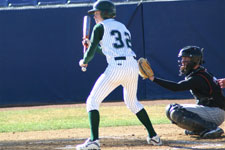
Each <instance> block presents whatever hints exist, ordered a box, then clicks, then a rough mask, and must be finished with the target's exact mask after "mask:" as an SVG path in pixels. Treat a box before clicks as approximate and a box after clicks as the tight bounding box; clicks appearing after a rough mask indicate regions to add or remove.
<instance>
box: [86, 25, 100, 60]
mask: <svg viewBox="0 0 225 150" xmlns="http://www.w3.org/2000/svg"><path fill="white" fill-rule="evenodd" d="M103 33H104V27H103V25H102V24H100V23H99V24H96V25H95V26H94V28H93V31H92V33H91V39H90V42H91V44H90V45H89V47H88V49H87V51H86V52H85V54H84V57H83V59H84V64H88V63H89V62H90V61H91V60H92V59H93V58H94V55H95V52H98V53H100V54H103V53H102V50H101V47H100V46H99V42H100V41H101V40H102V37H103Z"/></svg>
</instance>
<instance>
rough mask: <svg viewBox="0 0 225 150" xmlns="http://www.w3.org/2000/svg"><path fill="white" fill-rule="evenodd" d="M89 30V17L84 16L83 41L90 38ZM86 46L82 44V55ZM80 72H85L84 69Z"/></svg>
mask: <svg viewBox="0 0 225 150" xmlns="http://www.w3.org/2000/svg"><path fill="white" fill-rule="evenodd" d="M90 28H91V17H90V16H84V19H83V39H85V38H88V39H89V36H90ZM87 47H88V45H87V44H84V47H83V54H84V53H85V52H86V50H87ZM81 70H82V71H83V72H85V71H86V70H87V68H86V67H82V68H81Z"/></svg>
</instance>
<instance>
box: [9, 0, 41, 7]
mask: <svg viewBox="0 0 225 150" xmlns="http://www.w3.org/2000/svg"><path fill="white" fill-rule="evenodd" d="M8 3H9V6H27V5H30V6H34V5H37V0H8Z"/></svg>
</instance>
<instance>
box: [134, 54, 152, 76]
mask: <svg viewBox="0 0 225 150" xmlns="http://www.w3.org/2000/svg"><path fill="white" fill-rule="evenodd" d="M138 67H139V74H140V76H141V77H142V78H143V79H147V78H149V77H152V76H154V72H153V71H152V68H151V66H150V63H149V62H148V60H147V59H145V58H139V59H138Z"/></svg>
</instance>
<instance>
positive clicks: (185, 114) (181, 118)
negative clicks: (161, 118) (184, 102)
mask: <svg viewBox="0 0 225 150" xmlns="http://www.w3.org/2000/svg"><path fill="white" fill-rule="evenodd" d="M169 117H170V119H171V121H172V122H173V123H175V124H176V125H177V126H179V127H181V128H183V129H187V130H189V131H196V132H202V131H204V130H211V129H215V128H216V127H217V125H216V124H215V123H212V122H208V121H206V120H204V119H203V118H201V117H200V116H199V115H198V114H196V113H193V112H190V111H188V110H186V109H185V108H183V107H182V106H181V105H175V107H173V106H172V107H171V108H170V111H169Z"/></svg>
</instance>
